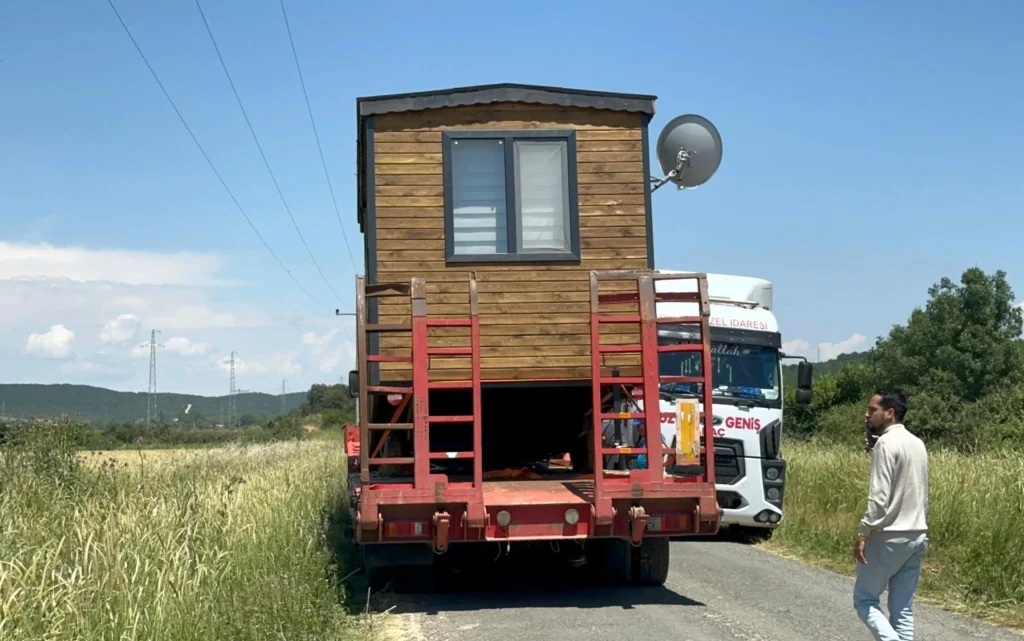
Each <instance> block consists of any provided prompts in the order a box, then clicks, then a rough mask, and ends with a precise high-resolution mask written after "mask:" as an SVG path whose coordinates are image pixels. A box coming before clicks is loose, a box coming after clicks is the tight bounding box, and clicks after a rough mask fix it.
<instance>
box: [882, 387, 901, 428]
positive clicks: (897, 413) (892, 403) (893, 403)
mask: <svg viewBox="0 0 1024 641" xmlns="http://www.w3.org/2000/svg"><path fill="white" fill-rule="evenodd" d="M875 394H877V395H878V396H880V397H881V400H879V401H878V404H879V405H880V406H881V408H882V409H883V410H892V413H893V417H894V418H895V419H896V421H897V422H898V423H902V422H903V417H904V416H906V415H907V397H906V396H905V395H904V394H903V392H901V391H899V390H891V389H881V390H878V391H876V392H875Z"/></svg>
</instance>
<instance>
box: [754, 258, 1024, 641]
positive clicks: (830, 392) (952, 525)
mask: <svg viewBox="0 0 1024 641" xmlns="http://www.w3.org/2000/svg"><path fill="white" fill-rule="evenodd" d="M928 293H929V299H928V301H927V303H926V305H924V306H923V307H922V308H918V309H915V310H913V312H912V314H911V315H910V318H909V320H908V322H907V323H906V324H905V325H897V326H895V327H893V328H892V330H891V331H890V332H889V334H888V335H887V336H884V337H882V338H880V339H879V340H878V341H877V343H876V344H875V346H874V347H873V348H872V349H871V350H870V351H868V352H865V353H862V354H857V355H848V356H847V357H845V358H844V359H842V360H841V361H840V362H832V363H827V364H825V365H826V367H820V368H818V371H817V372H816V375H817V379H816V380H815V383H814V386H815V389H814V401H813V402H812V403H811V404H810V405H809V406H803V407H801V406H797V405H796V404H795V403H794V402H793V397H792V388H793V387H792V384H790V386H789V390H790V391H789V394H788V396H787V406H786V407H787V415H786V418H785V420H786V434H787V437H786V438H787V440H786V442H785V443H784V445H783V450H784V452H785V457H786V459H787V460H788V462H789V465H788V470H787V474H788V481H789V482H788V483H787V487H786V496H785V519H784V521H783V525H782V526H781V527H780V528H779V529H778V531H777V532H776V533H775V536H774V537H773V539H772V541H771V543H770V544H769V546H768V547H769V548H775V549H777V550H780V551H784V552H786V553H789V554H792V555H795V556H798V557H800V558H802V559H804V560H807V561H810V562H812V563H817V564H821V565H824V566H826V567H829V568H831V569H834V570H838V571H840V572H844V573H847V574H852V573H854V572H855V564H854V561H853V555H852V549H851V546H852V544H853V539H854V537H855V534H856V529H857V523H858V521H859V519H860V518H861V516H862V515H863V512H864V510H865V508H866V505H867V487H868V472H869V469H870V457H869V455H868V454H867V453H866V452H865V451H864V447H863V439H864V408H865V406H866V404H867V401H868V399H869V398H870V396H871V394H872V392H873V391H874V390H875V389H876V388H877V387H881V386H891V387H896V388H899V389H902V390H904V391H905V392H906V393H907V395H908V406H909V410H908V413H907V417H906V421H905V422H906V424H907V427H908V428H909V429H910V430H911V431H913V432H914V433H915V434H917V435H919V436H920V437H921V438H922V439H924V441H925V443H926V444H927V446H928V449H929V452H930V456H931V469H930V511H929V528H930V535H929V538H930V548H929V553H928V559H927V561H926V563H925V566H924V571H923V574H922V585H921V591H920V594H921V596H922V597H923V598H925V599H930V600H933V601H936V602H938V603H940V604H941V605H943V606H944V607H946V608H948V609H952V610H957V611H962V612H964V613H966V614H970V615H972V616H977V617H982V618H989V619H992V620H995V621H998V622H1000V623H1004V624H1008V625H1011V626H1013V627H1017V628H1024V529H1022V528H1021V524H1022V523H1024V342H1022V340H1021V330H1022V326H1024V322H1022V310H1021V308H1020V307H1019V306H1016V305H1015V300H1014V294H1013V291H1012V290H1011V288H1010V286H1009V284H1008V283H1007V281H1006V276H1005V274H1004V273H1003V272H996V273H994V274H991V275H988V274H985V273H984V272H982V271H981V270H979V269H969V270H967V271H965V272H964V273H963V275H962V277H961V279H960V282H959V283H954V282H953V281H951V280H949V279H942V280H941V281H940V282H939V283H937V284H936V285H934V286H933V287H932V288H931V289H930V290H929V292H928ZM787 374H789V375H790V376H791V375H792V371H789V372H787Z"/></svg>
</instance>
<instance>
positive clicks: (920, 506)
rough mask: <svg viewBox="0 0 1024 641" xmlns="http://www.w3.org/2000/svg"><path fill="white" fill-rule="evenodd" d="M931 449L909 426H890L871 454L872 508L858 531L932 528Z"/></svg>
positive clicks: (888, 533)
mask: <svg viewBox="0 0 1024 641" xmlns="http://www.w3.org/2000/svg"><path fill="white" fill-rule="evenodd" d="M927 517H928V451H927V450H926V449H925V446H924V443H923V442H922V441H921V439H919V438H918V437H916V436H914V435H913V434H911V433H910V431H908V430H907V428H906V427H904V426H903V425H901V424H899V423H897V424H895V425H890V426H889V427H888V428H886V430H885V431H884V432H883V433H882V435H881V436H880V437H879V439H878V442H877V443H875V447H874V450H873V451H872V453H871V484H870V487H869V489H868V509H867V511H866V512H865V513H864V518H863V519H861V522H860V527H859V528H858V529H857V534H860V535H862V536H867V537H885V538H890V537H897V536H899V537H902V536H917V535H919V534H921V533H924V532H926V531H927V530H928V518H927Z"/></svg>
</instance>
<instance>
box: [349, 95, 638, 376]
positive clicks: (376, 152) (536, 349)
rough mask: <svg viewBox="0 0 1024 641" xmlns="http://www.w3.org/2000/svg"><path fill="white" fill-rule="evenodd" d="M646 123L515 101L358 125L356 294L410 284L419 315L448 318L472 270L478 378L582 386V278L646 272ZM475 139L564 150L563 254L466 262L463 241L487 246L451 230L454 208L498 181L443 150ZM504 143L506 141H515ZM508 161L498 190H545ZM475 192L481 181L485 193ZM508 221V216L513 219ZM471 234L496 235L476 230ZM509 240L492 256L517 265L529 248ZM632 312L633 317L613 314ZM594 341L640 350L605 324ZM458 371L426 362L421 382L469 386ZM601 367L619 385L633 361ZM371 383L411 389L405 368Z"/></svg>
mask: <svg viewBox="0 0 1024 641" xmlns="http://www.w3.org/2000/svg"><path fill="white" fill-rule="evenodd" d="M647 118H648V116H647V115H646V114H642V113H636V112H623V111H612V110H605V109H588V108H576V107H564V106H552V105H540V104H530V103H519V102H506V103H494V104H486V105H467V106H458V107H447V108H439V109H429V110H421V111H406V112H397V113H384V114H377V115H374V116H372V117H370V118H369V119H368V120H367V126H366V130H365V134H364V135H365V138H366V139H365V143H364V144H365V145H366V154H365V162H366V165H367V170H366V171H367V184H366V191H367V196H366V198H365V201H366V206H365V212H366V215H365V220H364V230H365V234H366V243H367V244H366V253H367V261H368V264H367V278H368V282H371V283H384V282H391V281H406V282H407V281H408V279H409V278H410V277H413V276H422V277H424V278H425V279H426V282H427V310H428V313H429V315H430V316H432V317H439V318H459V317H466V316H468V314H469V304H468V302H469V299H468V284H467V279H468V276H469V273H470V272H471V271H472V272H475V274H476V278H477V282H478V292H479V303H480V307H479V314H480V325H481V332H480V333H481V339H480V341H481V368H482V376H483V379H484V380H489V381H494V380H578V379H587V378H589V377H590V369H591V367H590V366H591V361H590V281H589V274H590V270H592V269H643V268H648V267H653V256H652V247H653V244H652V240H651V236H650V233H651V230H650V214H651V212H650V195H649V191H648V175H649V168H648V163H647V157H648V154H647V148H648V140H647ZM482 131H484V132H489V133H490V134H495V135H497V136H505V135H509V136H512V135H518V136H525V137H526V138H530V136H531V134H535V133H537V132H542V133H544V135H547V136H552V137H553V138H552V140H561V141H564V142H565V143H566V146H564V147H563V153H564V154H566V155H565V156H564V157H558V158H560V160H561V162H562V166H563V168H566V167H567V168H568V172H567V180H566V181H565V182H564V183H563V185H562V187H563V190H566V188H567V193H566V198H565V203H564V204H565V206H566V207H567V209H568V210H569V214H570V215H568V216H566V217H565V220H566V224H567V225H568V227H567V229H566V230H565V234H564V236H562V235H559V237H564V239H565V241H566V242H565V244H566V246H567V249H568V252H567V253H564V254H562V255H560V256H558V257H557V259H556V260H551V259H550V258H548V259H545V257H543V256H538V255H536V254H530V255H527V256H516V255H511V256H510V255H505V256H503V257H501V258H502V260H496V257H494V256H489V257H484V258H480V257H473V256H467V254H466V253H465V252H467V251H469V252H472V251H474V249H473V238H474V237H477V238H481V237H486V238H487V239H488V240H487V241H486V243H493V242H494V240H493V239H494V236H493V233H492V234H490V235H488V234H486V233H485V234H483V235H482V236H481V235H480V234H477V235H476V236H474V235H473V234H472V233H470V234H463V231H462V230H464V229H465V227H460V228H459V229H458V230H457V229H456V227H458V225H456V223H455V222H454V221H453V217H452V209H453V207H454V206H455V205H454V203H453V202H452V201H453V200H455V199H457V198H462V201H461V202H462V204H465V203H467V202H469V203H470V205H471V204H472V202H471V201H472V198H473V193H474V192H473V189H478V190H479V189H484V190H486V189H493V188H494V184H493V183H494V181H495V180H498V178H496V177H493V176H492V177H491V178H489V179H488V178H486V177H484V178H481V177H480V174H479V172H477V174H474V173H473V171H474V167H473V163H469V164H466V163H463V164H462V165H460V164H459V162H458V158H453V156H452V151H451V149H452V148H451V145H454V144H459V142H460V141H464V140H469V141H472V140H475V139H474V138H472V137H469V138H466V137H464V134H466V133H467V132H482ZM526 138H524V139H526ZM506 141H508V142H512V143H514V142H515V141H516V139H513V138H511V137H509V138H507V139H506ZM506 141H502V142H506ZM492 142H493V141H492ZM495 153H499V154H500V153H501V152H500V151H497V152H495ZM518 153H519V150H518V149H517V151H516V154H518ZM485 154H486V152H485ZM508 158H512V159H513V163H512V164H513V166H512V167H507V168H506V175H505V178H507V180H506V181H505V186H506V187H505V188H506V189H512V190H513V191H515V189H514V185H517V184H519V181H521V180H535V181H537V180H539V181H540V182H543V181H544V180H545V179H546V178H545V176H540V177H539V178H538V177H537V176H536V175H533V177H532V178H526V179H524V178H522V177H521V175H520V174H517V173H516V172H518V171H520V166H519V160H518V159H519V157H518V155H516V156H513V155H511V153H510V155H509V156H508ZM558 158H556V160H558ZM446 159H447V161H446ZM556 164H557V163H556ZM474 176H475V178H474ZM473 180H477V181H478V183H480V184H473V183H472V181H473ZM487 180H490V181H491V183H489V184H487V185H484V184H483V183H484V182H486V181H487ZM460 181H462V182H461V183H460ZM453 185H455V186H457V187H458V188H459V189H460V190H462V191H459V192H458V195H457V194H456V193H453V189H454V188H453ZM467 185H468V186H467ZM556 187H557V186H556ZM555 191H556V192H557V191H558V190H557V188H556V189H555ZM466 194H468V195H466ZM519 196H520V194H516V196H515V197H516V198H518V197H519ZM446 198H447V206H446ZM510 202H514V201H510ZM463 211H465V209H463ZM507 211H508V213H510V214H512V215H515V212H513V211H512V208H509V209H508V210H507ZM484 218H486V216H485V217H484ZM463 220H464V219H463ZM481 224H482V225H483V226H485V227H486V226H488V225H490V228H493V226H494V223H493V222H488V221H484V223H481ZM508 229H510V230H512V231H511V232H509V234H508V235H509V237H508V238H504V239H501V242H502V247H503V248H513V249H515V248H516V247H518V248H519V249H518V251H519V252H520V253H528V252H524V251H523V249H522V248H523V247H524V246H525V245H528V244H529V242H524V241H523V238H522V237H520V234H517V233H516V232H515V229H516V227H514V226H510V227H509V228H508ZM492 231H493V230H492ZM456 232H458V234H462V235H456ZM463 239H466V240H465V242H463ZM486 243H485V244H486ZM466 248H468V249H466ZM477 249H479V248H477ZM460 251H461V252H463V253H460ZM616 286H617V287H618V288H619V289H621V288H622V287H623V286H625V287H629V286H630V285H629V283H628V281H627V282H626V283H617V284H608V285H606V284H602V292H604V291H612V290H614V289H615V288H616ZM609 309H614V308H609ZM632 309H635V306H627V307H626V308H623V311H625V310H632ZM409 315H410V307H409V304H408V303H407V302H405V301H400V300H399V299H385V300H381V301H380V302H379V305H378V307H377V309H376V313H375V316H376V317H377V318H376V320H377V321H378V322H381V323H401V322H408V321H409ZM603 334H604V335H605V338H603V339H602V342H605V343H620V344H621V343H635V342H638V340H639V339H638V335H637V331H636V329H635V326H632V325H614V326H608V327H607V328H604V329H603ZM431 335H432V336H436V337H437V338H432V339H431V341H430V344H431V345H432V346H448V347H457V346H466V345H468V344H469V336H468V330H467V329H464V328H446V329H443V330H433V331H432V334H431ZM410 341H411V338H410V337H409V336H408V335H393V334H386V335H382V336H381V337H380V338H379V344H378V345H375V346H371V351H376V350H377V349H379V353H381V354H387V355H408V354H409V349H410ZM468 363H469V360H468V359H467V358H464V357H452V358H441V357H432V358H431V378H432V379H434V380H456V379H466V378H469V377H470V371H469V369H468V367H467V365H468ZM605 364H606V365H607V366H609V367H610V366H619V367H621V371H622V373H623V375H630V374H633V373H635V371H636V366H637V365H638V357H637V356H634V355H608V356H607V357H606V359H605ZM380 378H381V380H382V381H394V380H409V379H410V378H411V372H410V366H409V365H408V364H406V363H382V364H381V365H380Z"/></svg>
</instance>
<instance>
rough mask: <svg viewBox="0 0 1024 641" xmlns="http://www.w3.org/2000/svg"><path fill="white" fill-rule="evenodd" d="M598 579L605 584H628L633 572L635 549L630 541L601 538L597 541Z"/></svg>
mask: <svg viewBox="0 0 1024 641" xmlns="http://www.w3.org/2000/svg"><path fill="white" fill-rule="evenodd" d="M595 543H596V546H595V547H596V550H595V552H596V554H595V557H596V561H597V562H596V564H595V566H596V567H595V569H596V570H597V575H598V581H599V582H601V583H603V584H604V585H627V584H629V582H630V580H631V578H632V574H633V550H632V548H631V547H630V545H629V541H623V540H622V539H599V540H597V541H596V542H595Z"/></svg>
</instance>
